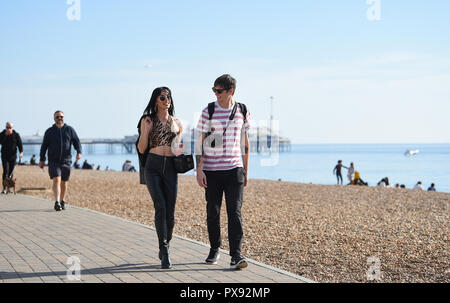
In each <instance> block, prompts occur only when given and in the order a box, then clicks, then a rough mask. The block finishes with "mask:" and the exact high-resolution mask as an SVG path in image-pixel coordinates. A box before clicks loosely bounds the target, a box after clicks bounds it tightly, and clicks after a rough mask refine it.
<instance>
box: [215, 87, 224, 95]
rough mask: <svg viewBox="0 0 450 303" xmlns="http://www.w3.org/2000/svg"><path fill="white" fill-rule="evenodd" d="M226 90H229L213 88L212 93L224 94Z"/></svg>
mask: <svg viewBox="0 0 450 303" xmlns="http://www.w3.org/2000/svg"><path fill="white" fill-rule="evenodd" d="M224 90H227V89H224V88H220V89H219V88H215V87H213V88H212V91H213V92H214V93H217V94H221V93H223V91H224Z"/></svg>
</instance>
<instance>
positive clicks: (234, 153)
mask: <svg viewBox="0 0 450 303" xmlns="http://www.w3.org/2000/svg"><path fill="white" fill-rule="evenodd" d="M233 107H234V105H233V106H231V107H230V108H222V107H220V105H219V104H218V103H217V101H216V102H215V104H214V114H213V115H212V118H211V121H210V120H209V114H208V107H206V108H205V109H203V111H202V115H201V116H200V119H199V121H198V124H197V131H199V132H201V133H208V132H209V131H210V129H209V125H210V122H211V132H212V134H211V136H214V137H215V138H216V139H215V147H214V148H213V147H211V144H209V143H208V142H209V140H208V139H205V143H204V144H203V170H208V171H215V170H230V169H233V168H236V167H243V166H244V165H243V163H242V149H243V141H241V140H243V139H244V138H243V137H241V135H242V136H243V135H244V132H248V130H249V129H250V113H249V111H248V110H247V117H246V120H247V121H246V122H245V123H244V116H243V114H242V112H241V108H240V107H239V106H237V107H236V113H235V115H234V119H233V120H232V121H230V122H229V118H230V115H231V112H232V110H233ZM228 122H229V124H228ZM227 124H228V127H227ZM225 128H226V132H225V135H223V137H222V134H223V131H224V130H225ZM222 138H223V140H221V139H222Z"/></svg>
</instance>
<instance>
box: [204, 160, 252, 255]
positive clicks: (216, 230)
mask: <svg viewBox="0 0 450 303" xmlns="http://www.w3.org/2000/svg"><path fill="white" fill-rule="evenodd" d="M204 172H205V175H206V182H207V184H208V187H207V188H206V190H205V196H206V202H207V203H206V221H207V225H208V235H209V242H210V244H211V248H212V249H218V248H219V247H220V245H221V242H222V240H221V236H220V208H221V205H222V196H223V194H224V193H225V203H226V207H227V216H228V240H229V245H230V255H231V256H232V257H237V256H240V255H241V247H242V238H243V236H244V232H243V227H242V216H241V208H242V199H243V196H244V179H245V171H244V168H243V167H238V168H234V169H231V170H225V171H204Z"/></svg>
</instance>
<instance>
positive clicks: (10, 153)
mask: <svg viewBox="0 0 450 303" xmlns="http://www.w3.org/2000/svg"><path fill="white" fill-rule="evenodd" d="M13 127H14V126H13V124H12V123H11V122H6V128H5V130H3V131H2V132H1V133H0V144H1V145H2V165H3V175H2V184H3V180H4V179H5V178H12V176H13V170H14V167H15V166H16V160H17V149H19V153H20V155H19V157H20V158H22V157H23V146H22V139H21V138H20V135H19V133H17V132H16V131H15V130H14V129H13ZM10 192H11V190H10ZM4 193H6V191H5V187H3V190H2V194H4Z"/></svg>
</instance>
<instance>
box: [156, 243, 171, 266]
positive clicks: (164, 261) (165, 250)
mask: <svg viewBox="0 0 450 303" xmlns="http://www.w3.org/2000/svg"><path fill="white" fill-rule="evenodd" d="M159 256H160V259H161V268H162V269H169V268H172V262H171V261H170V257H169V245H165V246H163V247H161V248H160V249H159Z"/></svg>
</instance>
